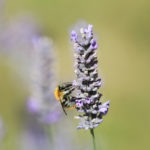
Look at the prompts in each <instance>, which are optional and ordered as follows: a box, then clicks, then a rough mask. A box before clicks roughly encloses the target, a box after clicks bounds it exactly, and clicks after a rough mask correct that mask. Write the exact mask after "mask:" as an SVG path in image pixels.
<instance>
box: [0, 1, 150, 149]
mask: <svg viewBox="0 0 150 150" xmlns="http://www.w3.org/2000/svg"><path fill="white" fill-rule="evenodd" d="M0 13H3V17H4V20H6V21H7V20H10V19H12V18H13V17H15V16H21V15H22V14H28V15H32V16H34V19H35V20H37V22H38V23H39V24H40V27H41V28H42V34H44V35H46V36H49V37H51V38H52V39H53V40H54V45H55V49H56V56H57V66H58V68H57V72H58V75H57V76H58V78H59V81H66V80H67V79H70V80H71V79H73V76H74V75H73V61H72V58H73V56H72V55H73V53H72V51H71V46H70V44H69V42H68V41H69V30H70V28H71V27H72V26H73V25H74V24H75V23H77V22H78V21H79V20H85V21H86V22H87V23H90V24H93V25H94V33H95V34H96V36H97V39H98V44H99V49H98V58H99V72H100V75H101V77H102V81H103V86H102V88H101V92H102V93H103V101H106V100H108V99H110V101H111V105H110V110H109V113H108V115H107V116H106V117H105V118H104V122H103V123H102V124H101V125H100V126H99V127H98V128H96V130H95V134H96V142H97V147H98V150H127V149H128V150H141V149H144V150H149V149H150V142H149V140H150V116H149V115H150V112H149V106H150V89H149V88H150V80H149V77H150V69H149V65H150V57H149V56H150V1H148V0H132V1H131V0H126V1H120V0H113V1H112V0H93V1H91V0H82V1H81V0H76V1H71V0H39V1H37V0H6V1H5V4H4V6H3V12H2V10H1V12H0ZM68 62H70V63H68ZM12 68H13V67H10V66H9V65H8V58H7V57H2V56H1V57H0V115H1V117H2V118H3V120H4V123H5V126H6V133H7V134H8V135H7V136H6V137H5V139H4V141H3V144H2V147H3V149H5V150H16V149H17V148H16V147H17V144H16V143H17V141H16V139H15V136H16V135H17V132H18V128H19V120H18V117H17V115H16V114H17V111H16V110H17V109H18V107H19V106H21V105H22V103H24V99H25V96H26V94H27V89H26V87H22V83H21V80H20V78H19V77H18V76H17V75H16V74H15V72H14V71H13V69H12ZM20 87H21V88H20ZM70 120H73V118H71V117H70ZM60 124H61V122H60ZM75 125H76V124H74V126H73V127H72V128H73V129H74V130H75V127H76V126H75ZM65 129H66V128H65ZM77 132H78V133H77V137H76V138H78V139H79V140H81V142H79V144H85V143H86V145H87V143H89V140H90V139H86V136H89V134H88V133H87V132H84V131H77ZM83 139H84V140H83ZM85 139H86V140H85ZM82 141H83V142H82ZM1 143H2V142H1ZM1 143H0V144H1ZM74 146H75V145H74ZM100 147H101V148H100Z"/></svg>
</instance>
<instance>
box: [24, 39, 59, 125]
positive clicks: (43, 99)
mask: <svg viewBox="0 0 150 150" xmlns="http://www.w3.org/2000/svg"><path fill="white" fill-rule="evenodd" d="M33 45H34V53H33V54H32V64H31V66H32V67H31V84H30V85H31V86H30V88H31V94H30V97H29V101H28V104H27V105H28V110H29V111H30V112H32V113H35V114H36V115H37V118H38V119H39V120H40V121H42V122H45V123H53V122H56V121H57V120H58V119H59V117H60V112H59V111H58V110H57V107H58V105H57V102H56V101H55V98H54V94H53V89H54V87H55V84H56V83H55V78H54V66H53V59H54V54H53V48H52V41H50V39H48V38H46V37H42V38H41V37H36V38H34V39H33Z"/></svg>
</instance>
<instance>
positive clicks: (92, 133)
mask: <svg viewBox="0 0 150 150" xmlns="http://www.w3.org/2000/svg"><path fill="white" fill-rule="evenodd" d="M90 133H91V135H92V140H93V150H96V142H95V135H94V129H90Z"/></svg>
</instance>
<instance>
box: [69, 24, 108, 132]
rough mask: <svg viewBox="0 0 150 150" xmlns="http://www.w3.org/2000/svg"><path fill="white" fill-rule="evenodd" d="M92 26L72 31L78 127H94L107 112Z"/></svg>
mask: <svg viewBox="0 0 150 150" xmlns="http://www.w3.org/2000/svg"><path fill="white" fill-rule="evenodd" d="M92 29H93V26H92V25H88V27H87V28H82V29H81V30H80V33H79V34H77V33H78V32H75V31H73V32H72V33H71V39H72V42H73V43H74V49H75V73H76V81H74V83H75V85H76V87H77V96H76V97H77V99H76V109H77V111H78V112H79V113H80V115H79V116H77V117H76V118H77V119H79V120H80V123H79V125H78V127H77V128H78V129H90V130H91V131H92V129H94V128H95V127H97V126H98V125H99V124H100V123H101V122H102V121H103V116H104V115H106V114H107V112H108V108H109V101H108V102H106V103H104V104H102V102H101V101H100V98H101V96H102V94H101V93H99V92H98V90H99V88H100V87H101V78H100V77H99V75H98V59H97V56H96V49H97V48H98V44H97V41H96V40H95V39H94V37H93V30H92Z"/></svg>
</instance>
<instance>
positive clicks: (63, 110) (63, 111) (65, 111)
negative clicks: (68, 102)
mask: <svg viewBox="0 0 150 150" xmlns="http://www.w3.org/2000/svg"><path fill="white" fill-rule="evenodd" d="M61 107H62V109H63V112H64V113H65V115H66V116H67V113H66V111H65V109H64V107H63V104H62V103H61Z"/></svg>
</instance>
